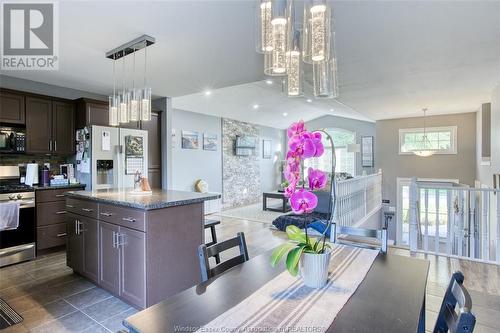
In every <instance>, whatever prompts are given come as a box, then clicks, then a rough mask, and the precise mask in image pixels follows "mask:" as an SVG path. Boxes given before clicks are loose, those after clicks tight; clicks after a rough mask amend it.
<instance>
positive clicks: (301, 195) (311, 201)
mask: <svg viewBox="0 0 500 333" xmlns="http://www.w3.org/2000/svg"><path fill="white" fill-rule="evenodd" d="M317 205H318V197H316V195H314V193H311V192H309V191H306V190H304V189H300V190H298V191H296V192H295V193H293V194H292V195H291V196H290V206H291V207H292V211H293V212H294V213H295V214H303V213H310V212H312V211H313V210H314V208H316V206H317Z"/></svg>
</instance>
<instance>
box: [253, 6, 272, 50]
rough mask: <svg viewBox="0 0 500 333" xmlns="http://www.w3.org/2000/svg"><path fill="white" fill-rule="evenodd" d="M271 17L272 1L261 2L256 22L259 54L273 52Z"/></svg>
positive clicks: (256, 39) (256, 40) (256, 41)
mask: <svg viewBox="0 0 500 333" xmlns="http://www.w3.org/2000/svg"><path fill="white" fill-rule="evenodd" d="M271 16H272V1H271V0H260V2H259V3H258V6H257V10H256V22H255V27H256V29H255V30H256V31H255V43H256V45H255V47H256V50H257V52H259V53H268V52H271V51H272V50H273V39H272V25H271Z"/></svg>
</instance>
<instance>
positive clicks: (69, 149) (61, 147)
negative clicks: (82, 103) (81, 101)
mask: <svg viewBox="0 0 500 333" xmlns="http://www.w3.org/2000/svg"><path fill="white" fill-rule="evenodd" d="M52 138H53V140H54V143H53V145H54V147H53V150H54V152H56V153H59V154H72V153H74V151H75V106H74V104H73V103H70V102H61V101H54V102H52Z"/></svg>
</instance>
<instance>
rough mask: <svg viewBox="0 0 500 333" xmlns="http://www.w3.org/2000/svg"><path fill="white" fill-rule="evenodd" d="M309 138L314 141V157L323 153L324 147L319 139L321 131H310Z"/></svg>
mask: <svg viewBox="0 0 500 333" xmlns="http://www.w3.org/2000/svg"><path fill="white" fill-rule="evenodd" d="M311 136H312V137H311V139H312V140H313V142H314V148H315V152H314V157H319V156H321V155H323V153H324V152H325V147H324V146H323V142H322V141H321V133H320V132H313V133H311Z"/></svg>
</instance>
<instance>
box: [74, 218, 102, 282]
mask: <svg viewBox="0 0 500 333" xmlns="http://www.w3.org/2000/svg"><path fill="white" fill-rule="evenodd" d="M66 230H67V231H66V232H67V234H68V238H67V239H68V240H67V245H66V246H67V256H66V258H67V259H66V260H67V264H68V266H69V267H71V268H72V269H73V270H74V271H76V272H78V273H80V274H82V275H83V276H85V277H87V278H88V279H89V280H91V281H93V282H96V283H97V277H98V273H99V261H98V260H99V257H98V255H97V240H98V230H97V220H94V219H91V218H88V217H84V216H80V215H77V214H71V213H70V214H68V217H67V221H66Z"/></svg>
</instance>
